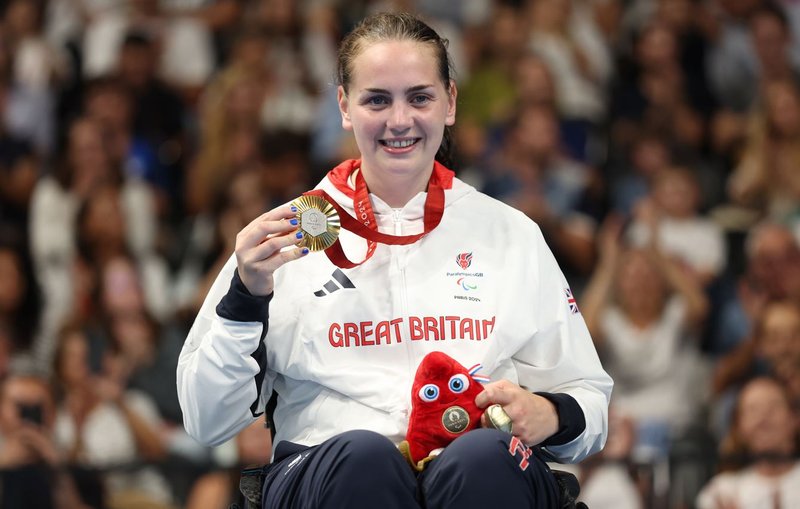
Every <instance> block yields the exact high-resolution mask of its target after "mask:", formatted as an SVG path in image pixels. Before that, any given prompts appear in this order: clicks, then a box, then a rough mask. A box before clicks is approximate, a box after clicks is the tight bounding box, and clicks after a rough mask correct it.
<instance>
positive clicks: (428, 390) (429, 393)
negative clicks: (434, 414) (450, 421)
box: [419, 384, 439, 403]
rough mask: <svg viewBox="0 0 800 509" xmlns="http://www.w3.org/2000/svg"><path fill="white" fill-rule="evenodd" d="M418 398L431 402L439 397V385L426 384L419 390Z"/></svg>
mask: <svg viewBox="0 0 800 509" xmlns="http://www.w3.org/2000/svg"><path fill="white" fill-rule="evenodd" d="M419 399H421V400H422V401H425V402H427V403H431V402H433V401H436V400H437V399H439V387H438V386H437V385H435V384H427V385H424V386H423V387H422V389H420V390H419Z"/></svg>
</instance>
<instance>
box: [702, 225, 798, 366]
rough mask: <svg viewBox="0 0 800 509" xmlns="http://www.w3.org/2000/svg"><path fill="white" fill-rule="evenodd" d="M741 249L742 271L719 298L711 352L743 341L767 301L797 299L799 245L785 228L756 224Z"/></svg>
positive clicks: (723, 350) (732, 346) (723, 351)
mask: <svg viewBox="0 0 800 509" xmlns="http://www.w3.org/2000/svg"><path fill="white" fill-rule="evenodd" d="M744 251H745V255H746V258H747V261H746V267H745V270H744V273H743V274H742V275H741V276H739V277H738V279H737V280H736V281H735V287H734V288H733V289H730V290H727V291H723V294H722V295H721V296H720V297H719V300H718V304H717V306H718V308H719V309H718V311H717V313H718V318H717V320H716V323H715V324H714V330H713V331H712V344H711V345H710V346H711V347H710V351H711V352H712V353H714V354H724V353H727V352H730V351H731V350H733V349H734V348H736V347H737V346H738V345H740V344H741V343H742V342H743V341H745V338H746V337H747V336H748V334H750V332H751V330H752V328H753V324H754V323H755V322H756V320H757V317H758V316H760V315H761V313H762V311H763V309H764V306H765V305H766V304H767V303H768V302H770V301H773V300H783V299H790V300H793V301H795V302H800V245H798V241H797V239H795V237H794V236H793V235H792V232H791V231H789V229H788V228H786V227H785V226H783V225H780V224H777V223H773V222H764V223H761V224H758V225H756V226H755V227H753V228H752V229H751V230H750V231H749V233H748V235H747V238H746V241H745V246H744Z"/></svg>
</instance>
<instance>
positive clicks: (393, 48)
mask: <svg viewBox="0 0 800 509" xmlns="http://www.w3.org/2000/svg"><path fill="white" fill-rule="evenodd" d="M339 106H340V109H341V113H342V126H343V127H344V128H345V129H347V130H350V131H353V134H354V135H355V139H356V144H357V145H358V148H359V151H360V152H361V158H362V165H361V168H362V171H363V172H364V175H365V178H367V180H368V181H369V180H370V177H373V178H377V179H385V178H386V177H391V176H397V177H401V178H402V181H403V182H409V183H414V184H418V183H421V185H422V189H423V190H424V188H425V185H426V184H427V181H428V177H429V175H430V172H431V170H432V168H433V160H434V158H435V157H436V152H437V151H438V150H439V146H440V145H441V142H442V137H443V135H444V128H445V126H447V125H453V123H454V122H455V112H456V91H455V85H453V84H451V85H450V89H449V90H448V88H447V87H445V84H444V83H443V82H442V78H441V76H440V74H439V64H438V62H437V59H436V55H435V52H434V50H433V48H432V47H431V46H429V45H427V44H424V43H419V42H414V41H409V40H389V41H382V42H376V43H371V44H369V45H367V46H366V47H365V48H364V49H363V50H362V51H361V53H360V54H358V55H357V56H356V57H355V58H354V59H353V62H352V80H351V82H350V83H349V85H348V90H347V91H346V92H345V90H344V88H343V87H341V86H340V87H339Z"/></svg>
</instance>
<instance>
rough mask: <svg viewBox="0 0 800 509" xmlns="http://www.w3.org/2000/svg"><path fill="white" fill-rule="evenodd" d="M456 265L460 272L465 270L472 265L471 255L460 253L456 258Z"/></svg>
mask: <svg viewBox="0 0 800 509" xmlns="http://www.w3.org/2000/svg"><path fill="white" fill-rule="evenodd" d="M456 263H457V264H458V266H459V267H461V270H466V269H467V267H469V266H470V265H472V253H460V254H459V255H458V256H456Z"/></svg>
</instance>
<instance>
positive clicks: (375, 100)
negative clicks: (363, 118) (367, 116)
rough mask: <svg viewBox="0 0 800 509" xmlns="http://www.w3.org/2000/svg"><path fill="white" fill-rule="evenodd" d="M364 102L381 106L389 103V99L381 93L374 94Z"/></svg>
mask: <svg viewBox="0 0 800 509" xmlns="http://www.w3.org/2000/svg"><path fill="white" fill-rule="evenodd" d="M366 104H368V105H370V106H383V105H385V104H389V100H388V99H387V98H386V97H384V96H382V95H375V96H372V97H370V98H369V99H367V100H366Z"/></svg>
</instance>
